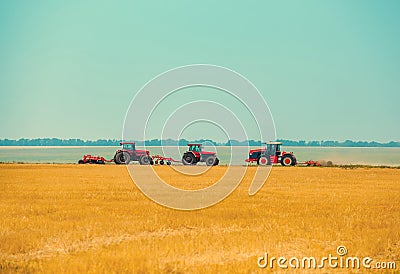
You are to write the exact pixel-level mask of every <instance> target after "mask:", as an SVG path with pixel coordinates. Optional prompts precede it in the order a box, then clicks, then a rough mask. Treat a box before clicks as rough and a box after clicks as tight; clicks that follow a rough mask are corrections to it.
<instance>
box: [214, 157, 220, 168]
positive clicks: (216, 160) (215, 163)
mask: <svg viewBox="0 0 400 274" xmlns="http://www.w3.org/2000/svg"><path fill="white" fill-rule="evenodd" d="M218 164H219V159H218V158H215V162H214V166H217V165H218Z"/></svg>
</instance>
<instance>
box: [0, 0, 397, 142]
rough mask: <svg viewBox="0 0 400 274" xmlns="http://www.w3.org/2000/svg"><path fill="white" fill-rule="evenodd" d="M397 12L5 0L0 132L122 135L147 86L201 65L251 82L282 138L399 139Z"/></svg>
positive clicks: (322, 5) (304, 5)
mask: <svg viewBox="0 0 400 274" xmlns="http://www.w3.org/2000/svg"><path fill="white" fill-rule="evenodd" d="M399 12H400V1H396V0H393V1H391V0H388V1H383V2H382V1H361V0H360V1H243V2H239V3H235V2H232V1H176V0H173V1H74V0H72V1H67V2H65V3H63V2H62V1H1V2H0V111H1V115H0V139H3V138H9V139H19V138H43V137H58V138H82V139H98V138H105V139H108V138H117V139H118V138H121V135H122V127H123V123H124V117H125V114H126V112H127V109H128V107H129V105H130V103H131V101H132V99H133V97H134V96H135V94H136V93H137V92H138V91H139V90H140V89H141V87H143V85H145V84H146V83H147V82H148V81H149V80H151V79H152V78H154V77H155V76H157V75H159V74H160V73H163V72H165V71H167V70H169V69H172V68H175V67H179V66H183V65H189V64H199V63H201V64H215V65H219V66H223V67H226V68H229V69H232V70H234V71H236V72H238V73H240V74H241V75H243V76H245V77H246V78H247V79H248V80H249V81H251V82H252V83H253V84H254V85H255V86H256V87H257V88H258V90H259V91H260V93H261V94H262V96H263V97H264V99H265V101H266V102H267V104H268V106H269V109H270V110H271V113H272V116H273V119H274V122H275V127H276V136H277V138H279V139H292V140H339V141H341V140H346V139H351V140H367V141H372V140H375V141H380V142H387V141H392V140H393V141H399V140H400V123H399V122H398V120H399V118H400V108H399V105H398V104H399V102H400V77H399V72H400V28H399V27H398V26H399V25H400V17H399V16H398V14H399ZM200 94H202V92H199V96H200ZM183 97H184V96H183ZM200 97H201V96H200ZM149 98H150V100H151V96H150V97H149ZM232 111H233V112H235V109H233V110H232ZM203 127H204V125H202V126H200V127H199V131H198V132H196V129H195V128H194V129H192V130H190V132H192V134H193V137H194V136H197V137H207V136H204V135H205V134H206V132H207V131H205V130H204V129H203ZM188 137H190V135H189V136H188Z"/></svg>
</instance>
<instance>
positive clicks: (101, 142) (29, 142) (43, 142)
mask: <svg viewBox="0 0 400 274" xmlns="http://www.w3.org/2000/svg"><path fill="white" fill-rule="evenodd" d="M277 141H280V142H282V143H283V145H284V146H310V147H400V142H394V141H392V142H387V143H379V142H374V141H372V142H366V141H351V140H346V141H344V142H339V141H304V140H301V141H293V140H284V139H278V140H277ZM120 142H121V140H117V139H98V140H82V139H59V138H37V139H26V138H21V139H18V140H10V139H0V146H118V145H119V143H120ZM135 142H136V144H137V145H138V146H143V145H145V146H185V145H186V144H187V143H206V144H210V145H214V146H247V145H249V146H261V145H262V142H261V141H255V140H248V141H238V140H228V141H227V142H222V143H221V142H215V141H213V140H209V139H199V140H186V139H180V140H172V139H166V140H159V139H153V140H146V141H135Z"/></svg>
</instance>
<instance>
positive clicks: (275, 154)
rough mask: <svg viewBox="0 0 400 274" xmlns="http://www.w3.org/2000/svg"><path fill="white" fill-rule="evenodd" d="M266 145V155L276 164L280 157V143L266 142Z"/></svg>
mask: <svg viewBox="0 0 400 274" xmlns="http://www.w3.org/2000/svg"><path fill="white" fill-rule="evenodd" d="M265 144H266V154H267V156H268V157H269V158H270V160H271V162H272V163H277V162H278V160H279V159H278V158H279V157H280V156H281V145H282V143H281V142H268V143H265Z"/></svg>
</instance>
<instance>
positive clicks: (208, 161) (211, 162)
mask: <svg viewBox="0 0 400 274" xmlns="http://www.w3.org/2000/svg"><path fill="white" fill-rule="evenodd" d="M216 159H217V158H214V156H210V157H208V158H207V159H206V165H208V166H213V165H214V164H215V162H216Z"/></svg>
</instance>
